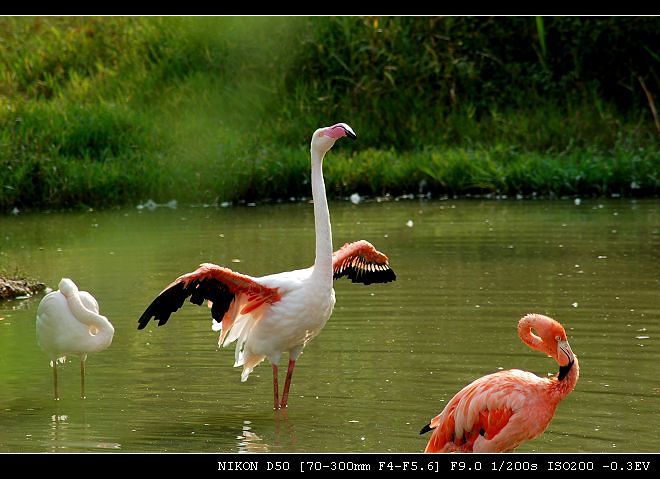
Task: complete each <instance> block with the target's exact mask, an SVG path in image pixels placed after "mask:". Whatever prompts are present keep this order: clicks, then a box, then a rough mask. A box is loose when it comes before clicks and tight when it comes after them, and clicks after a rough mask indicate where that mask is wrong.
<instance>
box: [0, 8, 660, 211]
mask: <svg viewBox="0 0 660 479" xmlns="http://www.w3.org/2000/svg"><path fill="white" fill-rule="evenodd" d="M658 31H660V20H658V19H657V18H638V19H635V18H620V19H613V18H601V19H579V18H578V19H576V18H568V17H567V18H544V19H540V18H524V17H522V18H520V17H516V18H506V17H502V18H461V17H451V18H431V17H424V18H375V17H362V18H357V17H350V18H344V17H337V18H328V17H326V18H286V17H284V18H231V17H229V18H122V17H110V18H81V17H76V18H66V17H61V18H60V17H58V18H49V17H42V18H11V17H4V18H1V19H0V40H1V41H0V211H9V210H11V209H12V208H14V207H19V208H21V209H24V208H60V207H77V206H95V207H96V206H110V205H117V204H124V203H131V202H136V201H140V200H146V199H147V198H153V199H154V200H156V201H166V200H169V199H171V198H177V199H179V200H180V201H191V202H204V203H213V202H221V201H227V200H241V199H243V200H262V199H268V198H271V199H274V198H289V197H291V196H294V197H300V196H308V195H309V152H308V144H309V137H310V136H311V133H312V131H313V130H314V129H316V128H317V127H319V126H322V125H328V124H332V123H334V122H337V121H345V122H348V123H350V124H351V125H352V126H353V127H354V129H355V130H356V131H357V133H358V141H357V142H355V143H348V142H342V144H340V145H338V146H337V147H336V148H334V149H333V151H332V152H331V153H330V155H329V156H328V160H327V162H326V166H325V173H326V183H327V189H328V192H329V194H331V195H335V196H346V195H350V194H351V193H353V192H359V193H360V194H362V195H385V194H392V195H399V194H405V193H417V192H419V191H420V188H421V190H423V191H424V192H427V191H430V192H432V193H434V194H451V195H463V194H474V193H499V194H507V195H514V194H524V195H527V194H532V193H536V194H539V195H546V196H553V195H577V194H580V195H609V194H613V193H614V194H622V195H635V196H641V195H657V194H658V192H659V185H660V181H659V179H658V175H659V173H658V172H659V171H660V164H659V162H660V146H659V143H660V142H658V133H657V132H656V131H655V129H654V122H653V118H652V116H651V113H650V108H649V105H648V100H647V97H646V95H645V93H644V92H643V91H642V89H641V88H640V84H639V82H638V80H637V77H639V76H641V77H643V78H644V79H645V82H646V85H647V87H648V88H650V90H651V91H652V92H654V93H656V95H655V96H656V98H657V97H658V94H657V92H658V91H659V90H660V88H659V87H660V82H659V81H658V73H657V72H658V58H660V55H659V54H658V52H657V51H656V49H655V47H653V46H654V45H657V44H658V42H657V41H656V40H657V39H658V33H657V32H658Z"/></svg>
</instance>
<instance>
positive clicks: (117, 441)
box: [0, 200, 660, 452]
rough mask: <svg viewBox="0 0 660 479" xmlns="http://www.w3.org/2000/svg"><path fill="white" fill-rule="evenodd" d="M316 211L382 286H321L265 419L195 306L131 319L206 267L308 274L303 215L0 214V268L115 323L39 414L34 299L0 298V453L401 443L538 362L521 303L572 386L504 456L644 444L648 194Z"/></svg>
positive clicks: (649, 408) (651, 377) (267, 371)
mask: <svg viewBox="0 0 660 479" xmlns="http://www.w3.org/2000/svg"><path fill="white" fill-rule="evenodd" d="M330 209H331V216H332V223H333V234H334V242H335V247H336V248H337V247H339V246H341V245H342V244H343V243H344V242H347V241H354V240H357V239H361V238H364V239H367V240H369V241H371V242H372V243H374V245H375V246H376V247H377V248H378V249H380V250H381V251H383V252H385V253H386V254H388V256H389V257H390V261H391V265H392V267H393V268H394V269H395V271H396V273H397V275H398V280H397V281H396V282H395V283H392V284H386V285H371V286H362V285H354V284H351V283H350V282H348V281H346V280H340V281H337V282H336V283H335V289H336V293H337V305H336V308H335V311H334V314H333V316H332V317H331V319H330V321H329V322H328V324H327V325H326V327H325V329H324V330H323V331H322V332H321V334H320V335H319V336H318V337H317V338H316V339H314V340H313V341H312V342H311V343H310V344H309V345H308V346H307V348H306V349H305V352H304V354H303V355H302V356H301V358H300V360H299V361H298V364H297V367H296V372H295V375H294V378H293V386H292V391H291V397H290V402H289V409H288V410H287V411H286V412H284V413H275V412H274V411H273V410H272V380H271V368H270V367H269V365H268V363H263V364H262V365H260V366H259V367H258V368H257V369H255V371H254V373H253V374H252V375H251V376H250V378H249V380H248V381H247V382H246V383H241V382H240V370H239V369H236V368H233V367H232V365H233V361H234V351H233V347H232V348H229V349H220V350H218V348H217V337H216V334H215V333H213V332H212V331H211V328H210V326H211V321H210V315H209V312H208V310H207V309H206V308H205V307H204V308H201V307H197V306H193V305H190V304H186V305H185V307H184V308H183V309H182V310H180V311H179V312H178V313H177V314H176V315H175V316H174V317H173V318H172V319H171V320H170V322H169V323H168V324H167V325H166V326H164V327H162V328H156V327H155V326H152V325H150V326H149V327H148V328H147V329H146V330H144V331H138V330H137V329H136V326H137V323H136V321H137V318H138V317H139V316H140V314H141V313H142V311H143V310H144V308H145V307H146V306H147V305H148V304H149V302H150V301H151V299H153V297H154V296H155V295H156V294H157V293H158V292H159V291H160V290H161V289H162V288H163V287H165V286H166V285H167V284H168V283H169V282H170V281H171V280H172V279H174V278H175V277H176V276H178V275H179V274H181V273H183V272H187V271H191V270H192V269H194V268H195V267H196V266H197V265H198V264H199V263H201V262H203V261H212V262H215V263H218V264H221V265H227V266H229V267H231V268H232V269H235V270H237V271H240V272H244V273H247V274H250V275H254V276H258V275H262V274H267V273H271V272H277V271H284V270H290V269H295V268H301V267H305V266H308V265H310V264H311V263H312V262H313V256H314V253H313V249H314V230H313V213H312V207H311V205H309V204H286V205H270V206H257V207H253V208H249V207H231V208H201V207H200V208H192V207H180V208H178V209H175V210H171V209H167V208H159V209H156V210H155V211H148V210H137V209H128V208H127V209H121V210H111V211H103V212H96V211H90V212H84V213H39V214H25V215H23V214H20V215H18V216H8V217H0V267H3V268H5V269H8V270H12V269H13V268H15V267H19V268H20V269H21V270H22V271H25V272H28V273H29V274H30V275H32V276H33V277H36V278H39V279H40V280H42V281H44V282H46V283H47V284H48V285H49V286H51V287H57V283H58V281H59V279H60V278H61V277H62V276H67V277H71V278H72V279H73V280H74V281H76V282H77V283H78V285H79V286H80V288H81V289H84V290H87V291H90V292H91V293H92V294H94V296H95V297H96V298H97V300H98V301H99V303H100V307H101V313H102V314H104V315H106V316H107V317H108V318H109V319H110V320H111V321H112V322H113V323H114V325H115V329H116V333H115V338H114V341H113V343H112V346H111V347H110V348H109V349H107V350H106V351H104V352H101V353H98V354H95V355H91V356H90V358H89V360H88V362H87V372H88V375H87V399H85V400H81V399H80V398H79V369H78V360H77V358H76V357H75V356H72V357H70V358H68V362H67V364H65V365H64V366H62V367H61V368H60V369H59V373H60V374H59V376H60V387H61V397H62V398H61V400H60V401H59V402H56V401H54V400H53V399H52V382H51V381H52V375H51V370H50V368H49V366H48V358H47V357H46V355H45V353H43V352H42V351H41V350H40V349H39V347H38V345H37V343H36V339H35V332H34V323H35V313H36V309H37V305H38V302H39V299H40V297H35V298H32V299H28V300H13V301H6V302H1V303H0V451H3V452H5V451H14V452H15V451H100V450H109V451H112V450H116V451H199V452H238V451H271V452H288V451H292V452H306V451H337V452H367V451H393V452H418V451H421V450H423V448H424V446H425V444H426V441H427V440H428V436H419V435H418V431H419V429H420V428H421V426H423V425H424V424H426V423H427V422H428V420H429V419H430V418H431V417H432V416H434V415H435V414H437V413H438V412H439V411H440V410H441V409H442V407H443V406H444V404H445V403H446V401H447V400H448V399H450V398H451V396H452V395H453V394H454V393H456V392H457V391H458V390H459V389H460V388H462V387H463V386H464V385H465V384H467V383H468V382H470V381H472V380H473V379H475V378H477V377H479V376H482V375H484V374H487V373H490V372H493V371H496V370H498V368H504V369H509V368H520V369H526V370H530V371H533V372H535V373H537V374H539V375H546V374H547V373H549V372H555V371H556V369H557V368H556V365H555V364H554V362H553V361H552V360H551V359H549V358H546V357H543V355H542V354H539V353H538V352H535V351H532V350H530V349H529V348H527V347H526V346H525V345H523V344H522V342H520V340H519V339H518V337H517V335H516V324H517V321H518V319H519V318H520V317H521V316H522V315H523V314H525V313H527V312H540V313H545V314H548V315H550V316H553V317H554V318H556V319H558V320H559V321H560V322H562V323H563V324H564V326H565V327H566V330H567V333H568V335H569V339H570V343H571V346H572V348H573V351H574V352H575V353H576V354H577V355H578V356H579V357H580V366H581V376H580V380H579V382H578V384H577V387H576V389H575V391H574V392H573V393H572V394H571V395H569V396H568V397H567V398H566V399H565V400H564V401H563V402H562V404H560V406H559V408H558V409H557V412H556V414H555V418H554V420H553V421H552V423H551V424H550V426H549V428H548V430H547V431H546V432H545V433H544V435H542V436H541V437H539V438H537V439H535V440H533V441H530V442H527V443H525V444H524V445H523V446H521V447H520V448H519V449H518V450H519V451H539V452H554V451H565V452H570V451H606V452H621V451H657V450H659V449H660V439H658V427H659V426H660V419H659V418H660V414H659V412H660V397H659V392H660V382H658V378H659V375H658V367H659V365H660V350H659V348H658V339H659V338H660V326H659V319H660V294H659V293H660V202H659V201H658V200H648V201H630V200H608V201H603V200H583V202H582V204H581V205H579V206H576V205H574V203H573V201H572V200H565V201H554V202H544V201H499V202H497V201H476V200H473V201H452V200H448V201H438V202H418V201H404V202H386V203H379V204H377V203H368V204H360V205H352V204H348V203H332V204H331V205H330ZM409 221H412V223H410V222H409ZM409 225H410V226H409ZM152 324H153V323H152ZM281 366H282V367H281V370H283V369H284V366H285V363H284V362H283V363H282V364H281Z"/></svg>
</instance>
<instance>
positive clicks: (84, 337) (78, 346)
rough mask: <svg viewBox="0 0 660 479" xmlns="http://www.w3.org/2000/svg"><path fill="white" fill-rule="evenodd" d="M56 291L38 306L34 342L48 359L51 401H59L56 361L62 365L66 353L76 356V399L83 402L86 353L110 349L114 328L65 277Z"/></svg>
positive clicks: (93, 303) (85, 295)
mask: <svg viewBox="0 0 660 479" xmlns="http://www.w3.org/2000/svg"><path fill="white" fill-rule="evenodd" d="M59 288H60V289H59V290H58V291H53V292H51V293H48V294H47V295H46V296H44V297H43V299H42V300H41V302H40V303H39V308H38V309H37V341H38V342H39V345H40V346H41V349H43V350H44V351H46V353H48V355H49V356H50V359H51V365H52V367H53V384H54V390H55V399H59V392H58V389H57V362H58V361H60V362H64V361H65V359H66V355H67V354H76V355H78V356H80V397H81V398H83V399H84V398H85V361H86V359H87V354H89V353H97V352H99V351H103V350H104V349H106V348H107V347H108V346H110V343H112V337H113V336H114V334H115V328H114V327H113V326H112V323H110V321H108V318H106V317H105V316H101V315H100V314H99V303H98V302H97V301H96V299H94V297H93V296H92V295H91V294H89V293H88V292H87V291H78V287H77V286H76V285H75V283H74V282H73V281H71V280H70V279H68V278H62V280H61V281H60V284H59Z"/></svg>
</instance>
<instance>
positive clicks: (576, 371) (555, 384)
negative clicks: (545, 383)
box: [550, 356, 580, 402]
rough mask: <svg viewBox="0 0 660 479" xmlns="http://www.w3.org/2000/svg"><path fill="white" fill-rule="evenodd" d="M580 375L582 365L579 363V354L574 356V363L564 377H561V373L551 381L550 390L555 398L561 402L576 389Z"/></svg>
mask: <svg viewBox="0 0 660 479" xmlns="http://www.w3.org/2000/svg"><path fill="white" fill-rule="evenodd" d="M579 376H580V365H579V363H578V358H577V356H574V357H573V364H572V365H571V367H570V369H569V370H568V372H567V373H566V375H565V376H564V377H563V378H562V379H559V374H558V375H557V376H555V377H554V378H552V381H551V383H550V391H551V393H552V396H553V398H554V399H555V400H556V401H557V402H559V401H561V400H562V399H564V398H565V397H566V396H568V393H570V392H571V391H572V390H573V389H575V385H576V384H577V381H578V377H579Z"/></svg>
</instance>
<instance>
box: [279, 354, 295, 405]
mask: <svg viewBox="0 0 660 479" xmlns="http://www.w3.org/2000/svg"><path fill="white" fill-rule="evenodd" d="M294 367H296V362H295V361H294V360H293V359H289V367H288V368H287V370H286V382H285V383H284V392H283V393H282V405H281V406H280V407H281V408H285V407H286V403H287V401H288V399H289V388H290V387H291V376H293V368H294Z"/></svg>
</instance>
